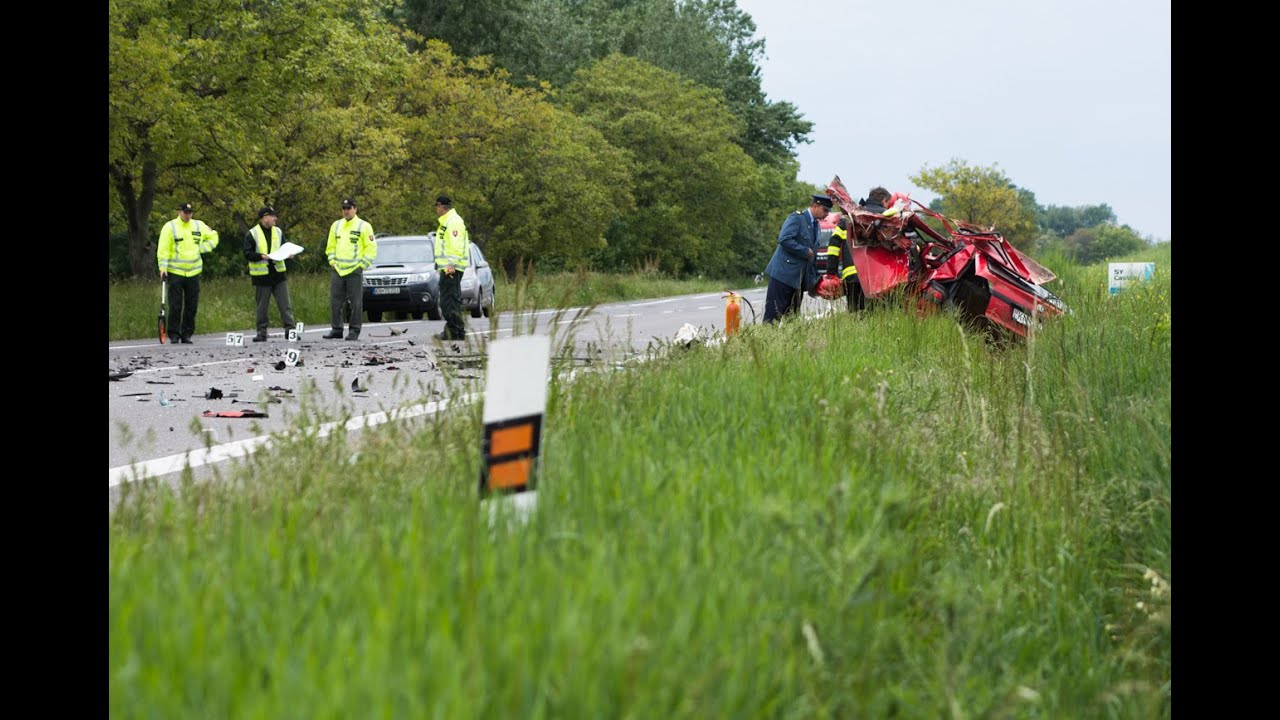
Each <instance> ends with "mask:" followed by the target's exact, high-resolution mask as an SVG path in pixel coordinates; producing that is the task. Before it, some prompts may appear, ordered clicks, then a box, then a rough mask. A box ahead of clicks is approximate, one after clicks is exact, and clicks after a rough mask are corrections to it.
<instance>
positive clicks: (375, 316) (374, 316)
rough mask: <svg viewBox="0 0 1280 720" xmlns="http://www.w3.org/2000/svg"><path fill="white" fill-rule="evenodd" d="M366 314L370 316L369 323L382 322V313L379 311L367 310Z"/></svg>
mask: <svg viewBox="0 0 1280 720" xmlns="http://www.w3.org/2000/svg"><path fill="white" fill-rule="evenodd" d="M365 314H366V315H368V316H369V322H382V313H381V312H379V311H377V310H366V311H365Z"/></svg>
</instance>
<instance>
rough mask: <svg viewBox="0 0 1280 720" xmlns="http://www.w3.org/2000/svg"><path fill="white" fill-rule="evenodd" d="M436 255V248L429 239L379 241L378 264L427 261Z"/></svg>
mask: <svg viewBox="0 0 1280 720" xmlns="http://www.w3.org/2000/svg"><path fill="white" fill-rule="evenodd" d="M434 257H435V248H434V247H433V246H432V244H431V243H430V242H429V241H427V240H395V241H383V242H380V243H378V257H377V259H376V260H375V262H376V263H377V264H378V265H392V264H395V263H425V262H431V260H432V258H434Z"/></svg>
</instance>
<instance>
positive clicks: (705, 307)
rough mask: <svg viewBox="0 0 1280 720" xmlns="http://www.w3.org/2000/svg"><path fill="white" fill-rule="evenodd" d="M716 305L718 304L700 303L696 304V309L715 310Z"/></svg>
mask: <svg viewBox="0 0 1280 720" xmlns="http://www.w3.org/2000/svg"><path fill="white" fill-rule="evenodd" d="M718 307H720V306H719V305H700V306H698V309H699V310H715V309H716V308H718Z"/></svg>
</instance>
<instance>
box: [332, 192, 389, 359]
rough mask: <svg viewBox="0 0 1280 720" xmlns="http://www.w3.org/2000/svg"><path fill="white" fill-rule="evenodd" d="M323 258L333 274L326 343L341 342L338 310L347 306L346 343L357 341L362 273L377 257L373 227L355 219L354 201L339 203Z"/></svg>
mask: <svg viewBox="0 0 1280 720" xmlns="http://www.w3.org/2000/svg"><path fill="white" fill-rule="evenodd" d="M324 252H325V255H326V256H328V258H329V267H331V268H333V274H332V275H331V276H330V280H329V327H330V330H329V334H328V335H325V336H324V338H325V339H326V340H338V339H341V338H342V306H343V305H344V304H346V303H348V302H349V303H351V325H350V328H349V330H348V332H347V339H348V340H359V339H360V327H361V317H362V316H363V315H364V288H363V287H361V286H362V284H363V283H364V269H365V268H367V267H369V266H370V265H372V264H373V259H374V258H375V257H377V256H378V243H377V242H375V241H374V239H373V226H372V225H370V224H369V223H367V222H365V221H364V220H361V219H360V218H358V217H356V201H355V199H354V198H346V199H344V200H343V201H342V219H341V220H336V221H334V223H333V225H332V226H331V227H330V228H329V242H328V243H326V244H325V248H324Z"/></svg>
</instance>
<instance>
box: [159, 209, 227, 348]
mask: <svg viewBox="0 0 1280 720" xmlns="http://www.w3.org/2000/svg"><path fill="white" fill-rule="evenodd" d="M194 212H195V210H194V209H193V208H192V207H191V203H189V202H184V203H182V204H181V205H179V206H178V217H177V218H175V219H173V220H170V221H169V222H167V223H165V224H164V227H163V228H161V229H160V240H159V241H157V242H156V262H157V263H158V264H159V266H160V279H161V280H164V281H165V282H167V283H168V285H169V314H168V316H167V319H166V321H165V325H166V327H165V333H166V334H167V335H168V336H169V337H170V338H172V342H182V343H185V344H187V345H190V344H191V336H192V335H194V334H195V332H196V310H197V309H198V308H199V306H200V273H201V272H203V271H204V262H203V261H202V260H201V259H200V255H201V254H202V253H207V252H213V249H214V248H216V247H218V233H217V231H216V230H214V229H213V228H211V227H209V226H208V225H205V224H204V223H203V222H202V221H200V220H195V219H193V218H192V217H191V216H192V214H193V213H194Z"/></svg>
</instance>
